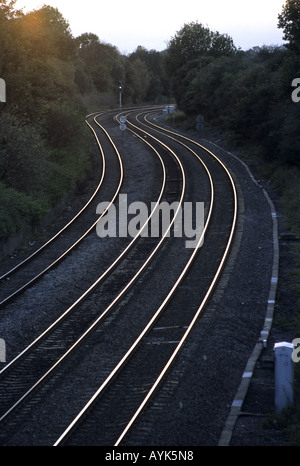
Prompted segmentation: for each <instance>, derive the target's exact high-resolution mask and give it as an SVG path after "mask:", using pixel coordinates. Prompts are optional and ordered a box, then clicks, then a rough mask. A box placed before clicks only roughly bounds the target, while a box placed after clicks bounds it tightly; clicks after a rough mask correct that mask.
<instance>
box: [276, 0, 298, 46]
mask: <svg viewBox="0 0 300 466" xmlns="http://www.w3.org/2000/svg"><path fill="white" fill-rule="evenodd" d="M278 27H279V28H280V29H283V32H284V36H283V38H284V40H288V41H289V43H288V44H287V47H289V48H290V49H291V50H295V51H299V50H300V0H286V4H285V5H284V6H283V7H282V12H281V13H280V14H279V15H278Z"/></svg>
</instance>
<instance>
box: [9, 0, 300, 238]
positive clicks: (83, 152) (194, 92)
mask: <svg viewBox="0 0 300 466" xmlns="http://www.w3.org/2000/svg"><path fill="white" fill-rule="evenodd" d="M15 3H16V0H0V77H1V78H3V79H4V80H5V82H6V91H7V95H6V100H7V103H0V131H1V132H0V195H1V204H0V238H1V237H5V236H8V235H10V234H11V233H12V232H13V231H15V230H17V229H19V228H20V225H19V224H18V222H20V223H22V222H23V221H28V219H30V220H31V221H36V220H37V219H39V218H40V217H41V216H42V215H44V214H45V212H47V210H48V209H49V208H50V207H51V206H53V205H56V204H57V202H58V201H60V200H61V199H62V198H63V196H64V195H65V193H66V192H67V191H70V190H72V189H74V188H75V187H76V186H77V185H78V183H79V182H80V181H81V180H83V179H85V177H86V176H87V175H88V173H89V171H91V158H90V155H89V148H88V141H89V134H88V129H87V128H86V127H85V125H84V124H83V118H84V115H85V114H86V113H87V112H90V111H96V110H98V109H101V108H115V107H117V106H118V95H119V86H122V91H123V92H122V97H123V104H124V105H128V106H129V105H137V104H139V103H142V102H144V103H146V102H147V103H169V102H171V101H172V100H173V99H174V100H175V102H176V104H177V107H178V108H179V109H181V110H183V111H184V112H185V113H186V114H187V115H188V116H189V117H192V118H195V117H196V116H197V115H199V114H201V115H203V116H204V119H205V122H206V124H208V125H211V126H217V127H219V128H221V129H222V130H224V131H226V132H227V133H228V134H230V135H231V139H232V140H233V141H235V142H236V143H239V142H241V141H248V142H249V143H250V144H254V145H255V146H256V147H258V148H259V150H260V152H261V154H262V156H263V157H264V158H265V159H266V160H269V161H270V160H271V161H273V162H274V161H275V163H276V162H278V163H286V164H294V165H298V166H299V157H298V148H299V144H300V132H299V111H300V103H299V104H297V103H295V101H294V100H292V98H291V93H292V88H291V83H292V81H293V80H294V79H295V78H297V77H299V78H300V54H299V49H300V32H299V31H300V0H287V1H286V4H285V5H284V6H283V8H282V12H281V13H279V15H278V27H279V28H281V29H283V32H284V39H285V40H286V41H287V42H286V45H285V47H274V46H264V47H255V48H253V49H251V50H248V51H242V50H240V49H237V48H236V47H235V45H234V42H233V39H232V38H231V37H230V36H229V35H227V34H220V33H219V32H215V31H211V30H210V29H209V28H208V27H207V26H203V25H202V24H201V23H199V22H191V23H189V24H185V25H184V26H183V27H182V28H181V30H180V31H178V32H177V33H176V34H175V36H174V37H172V38H171V39H170V41H169V43H168V45H167V48H166V50H164V51H162V52H158V51H156V50H150V51H149V50H147V49H145V48H144V47H142V46H138V47H137V48H136V50H135V51H134V52H133V53H131V54H129V55H122V54H121V53H120V52H119V50H118V49H117V48H116V47H115V46H113V45H111V44H107V43H104V42H102V41H101V40H100V39H99V37H98V36H97V35H96V34H93V33H84V34H81V35H80V36H79V37H73V35H72V33H71V29H70V25H69V23H68V22H67V21H66V19H65V18H64V17H63V16H62V14H61V13H60V12H59V11H58V9H56V8H53V7H50V6H47V5H45V6H43V7H42V8H40V9H38V10H34V11H32V12H29V13H26V14H25V13H24V12H23V11H20V10H17V9H16V8H15ZM13 213H18V214H19V215H18V218H19V220H18V222H16V221H15V219H14V218H13V215H12V214H13Z"/></svg>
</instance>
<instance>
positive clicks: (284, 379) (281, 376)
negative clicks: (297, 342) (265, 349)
mask: <svg viewBox="0 0 300 466" xmlns="http://www.w3.org/2000/svg"><path fill="white" fill-rule="evenodd" d="M293 349H294V345H293V344H292V343H287V342H286V341H282V342H279V343H275V345H274V351H275V410H276V412H277V413H279V412H280V411H281V410H282V409H283V408H286V407H287V406H292V405H293V403H294V387H293V382H294V366H293V360H292V353H293Z"/></svg>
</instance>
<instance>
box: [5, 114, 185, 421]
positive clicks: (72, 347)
mask: <svg viewBox="0 0 300 466" xmlns="http://www.w3.org/2000/svg"><path fill="white" fill-rule="evenodd" d="M95 122H96V123H97V124H99V123H98V122H97V121H96V117H95ZM132 132H133V131H132ZM133 133H134V132H133ZM134 134H136V133H134ZM136 135H137V136H138V137H139V138H140V139H141V140H142V141H143V142H145V143H146V144H147V145H148V146H150V147H152V146H151V145H150V144H149V143H148V142H147V141H144V140H143V138H141V137H140V136H139V135H138V134H136ZM165 147H167V146H165ZM153 150H154V151H155V153H157V155H158V156H159V158H160V160H161V163H162V166H163V162H162V159H161V157H160V155H159V154H158V152H157V151H156V149H154V148H153ZM171 152H173V151H171ZM173 155H174V157H175V159H176V160H177V161H178V162H179V166H180V167H181V169H182V174H183V180H185V175H184V171H183V167H182V165H181V163H180V161H179V159H178V158H177V156H176V154H175V153H173ZM163 174H164V176H163V186H162V188H161V192H160V196H159V199H158V201H157V202H156V204H155V207H154V208H153V210H152V212H151V215H150V216H149V217H148V219H147V221H146V222H145V223H144V225H143V226H142V228H141V229H140V231H139V233H138V234H137V235H136V237H135V238H134V239H133V240H132V242H131V243H130V244H129V245H128V246H127V248H126V249H125V250H124V251H123V252H122V254H121V255H120V256H119V257H118V258H117V259H116V261H115V262H114V263H113V264H112V265H111V266H110V267H109V269H107V270H106V271H105V272H104V274H102V275H101V277H99V279H98V280H97V281H96V282H95V283H94V284H93V285H92V286H91V287H90V288H89V289H88V290H87V291H86V292H85V293H84V294H83V295H82V296H81V297H80V298H79V299H78V300H77V301H76V302H75V303H74V304H73V305H72V306H71V307H70V308H69V309H68V310H67V311H66V312H65V313H64V314H63V315H62V316H61V317H60V318H59V319H57V321H55V322H54V323H53V324H52V325H51V326H50V327H49V328H48V329H47V330H46V331H45V332H43V334H41V335H40V336H39V337H38V338H37V339H36V340H35V341H34V342H32V343H31V344H30V345H29V346H28V347H27V348H26V349H25V350H24V351H23V352H22V353H20V354H19V355H18V356H17V357H16V358H15V359H14V360H13V361H11V363H10V364H9V365H7V366H5V368H4V369H3V370H2V371H1V372H0V375H1V374H2V373H3V372H4V371H5V370H6V369H7V368H8V367H9V366H11V365H12V364H14V363H15V362H16V361H17V360H18V359H20V358H21V357H22V356H24V354H25V353H26V352H28V351H29V350H30V349H32V347H33V346H34V345H36V344H37V343H38V341H40V340H41V339H42V338H44V337H45V334H46V333H49V332H50V331H51V330H53V328H54V326H56V325H57V324H58V323H59V322H60V321H61V320H62V319H63V318H65V317H66V315H67V314H68V313H69V312H71V310H73V309H74V307H75V306H78V305H79V304H80V303H81V302H82V301H83V299H85V298H86V296H87V295H88V294H90V292H91V291H92V290H94V289H95V287H96V286H98V284H99V283H100V281H101V280H102V279H103V278H104V276H105V275H107V273H108V272H109V271H110V270H111V269H112V268H113V267H114V266H115V265H116V263H117V262H118V261H119V260H120V259H121V258H122V257H123V256H124V255H125V254H126V253H127V252H128V250H129V248H130V247H131V246H132V245H133V244H134V242H135V241H136V240H137V239H138V238H139V236H140V234H141V232H142V231H143V230H144V228H146V226H147V224H148V223H149V221H150V219H151V217H152V216H153V215H154V212H155V210H156V209H157V208H158V206H159V202H160V200H161V197H162V194H163V191H164V187H165V181H166V172H165V169H164V168H163ZM183 185H184V186H185V181H184V182H183ZM184 186H183V189H182V193H181V198H180V204H179V206H178V208H177V211H176V213H175V215H174V218H173V220H172V222H171V223H170V225H169V228H168V229H167V231H166V232H165V234H164V236H163V238H162V239H161V240H160V241H159V243H158V245H157V246H156V247H155V249H154V250H153V251H152V253H151V255H150V256H149V257H148V259H147V260H146V261H145V262H144V264H143V266H142V267H141V268H140V269H139V270H138V272H137V273H136V274H135V276H134V277H133V278H132V279H131V280H130V281H129V283H128V284H127V285H126V286H125V287H124V288H123V290H122V291H121V292H120V293H119V295H118V296H117V297H116V298H115V299H114V300H113V301H112V302H111V304H110V305H109V306H108V307H107V308H106V309H105V310H104V311H103V312H102V314H101V315H100V316H98V318H97V319H96V320H95V321H94V322H93V324H92V325H91V326H90V327H89V328H88V329H87V330H86V331H85V332H84V333H83V334H82V335H81V337H80V338H79V339H77V341H76V342H75V343H74V344H73V345H72V346H71V347H70V348H69V349H68V350H67V351H66V352H65V353H64V354H63V355H62V356H61V357H60V358H59V360H58V361H57V362H56V363H55V364H54V365H53V366H52V367H51V368H50V369H49V370H48V371H47V372H46V373H45V374H44V375H43V376H42V377H41V378H40V379H39V380H38V381H37V382H36V383H35V384H34V385H33V386H32V387H31V388H30V389H29V390H28V391H27V392H26V393H25V394H24V395H23V396H22V397H21V398H20V399H19V400H18V401H17V402H16V403H14V405H13V406H11V408H10V409H9V410H7V411H6V412H5V413H4V414H3V415H2V416H1V418H0V422H2V421H3V420H4V419H5V418H6V417H7V416H8V415H9V414H10V413H11V412H12V411H13V410H14V409H15V408H16V407H17V406H19V405H20V403H21V402H23V401H24V399H25V398H26V397H27V396H28V395H29V394H30V393H32V392H33V390H35V389H36V388H37V386H38V385H40V384H41V383H42V382H43V381H44V380H45V379H46V377H48V376H49V374H50V373H51V372H53V371H54V369H55V368H56V367H57V366H58V365H59V364H60V363H61V362H62V361H63V360H64V359H65V358H66V357H67V356H68V355H69V354H70V353H71V352H72V351H73V350H74V349H75V348H76V347H77V346H78V345H79V344H80V343H81V342H82V341H83V340H84V339H85V338H86V337H87V336H88V335H89V334H90V333H91V331H92V330H93V329H94V328H95V327H96V326H97V325H98V324H99V322H100V321H101V320H102V319H103V318H104V316H105V315H106V314H107V313H108V312H109V311H110V310H111V309H112V307H113V306H114V305H115V304H116V303H117V302H118V301H119V300H120V299H121V297H122V296H123V295H124V294H125V293H126V292H127V290H128V289H129V288H130V287H131V286H132V284H133V283H134V282H135V281H136V280H137V278H138V277H139V275H140V274H141V273H142V271H143V270H144V269H145V267H146V266H147V265H148V263H149V262H150V261H151V260H152V258H153V256H154V255H155V253H156V252H157V250H158V249H159V247H160V246H161V244H162V242H163V241H164V240H165V238H166V237H167V235H168V232H169V230H170V229H171V227H172V225H173V223H174V221H175V219H176V216H177V215H178V212H179V209H180V205H181V203H182V199H183V197H184V190H185V188H184Z"/></svg>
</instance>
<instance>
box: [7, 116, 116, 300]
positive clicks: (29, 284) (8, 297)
mask: <svg viewBox="0 0 300 466" xmlns="http://www.w3.org/2000/svg"><path fill="white" fill-rule="evenodd" d="M95 118H96V117H95ZM95 118H94V121H95ZM95 123H96V124H97V125H98V126H99V127H100V128H101V129H102V130H103V131H104V133H105V134H106V136H107V137H108V139H109V141H110V143H111V144H112V146H113V148H114V150H115V152H116V154H117V157H118V162H119V165H120V179H119V182H118V186H117V189H116V191H115V193H114V196H113V198H112V201H111V202H110V204H109V205H108V207H107V208H106V209H105V210H104V212H103V213H102V214H101V216H100V217H99V218H98V219H97V221H96V222H94V223H93V224H92V225H91V226H90V227H89V228H88V230H87V231H86V232H85V233H84V234H83V235H82V236H81V237H80V238H78V239H77V240H76V241H75V243H73V244H72V245H71V246H70V247H69V248H68V249H66V250H65V251H64V252H63V254H61V255H60V256H59V257H58V258H57V259H55V261H53V262H52V263H51V264H50V265H48V266H47V267H46V268H45V269H44V270H42V271H41V272H40V273H39V274H37V275H36V276H35V277H33V278H32V279H31V280H29V281H28V282H27V283H25V284H24V285H23V286H21V287H20V288H18V289H17V290H16V291H14V292H13V293H11V294H10V295H9V296H7V297H6V298H4V299H3V300H2V301H1V302H0V307H1V306H3V305H4V304H6V303H7V302H8V301H11V300H12V299H13V298H15V297H16V296H18V295H19V294H20V293H22V292H23V291H25V290H26V289H27V288H28V287H29V286H31V285H33V283H35V282H36V281H37V280H39V279H40V278H41V277H42V276H44V275H45V274H46V273H47V272H49V270H51V269H52V268H53V267H55V266H56V265H57V264H58V263H59V262H61V261H62V260H63V259H64V258H65V257H66V256H67V255H68V254H69V253H70V252H71V251H72V250H73V249H75V247H77V246H78V245H79V244H80V243H81V241H83V240H84V239H85V238H86V237H87V236H88V235H89V234H90V232H91V231H92V230H93V229H94V228H95V226H96V225H97V223H98V222H99V221H100V220H101V218H102V217H103V216H104V215H105V214H106V213H107V211H108V210H109V208H110V207H111V205H112V204H113V203H114V201H115V199H116V197H117V195H118V194H119V192H120V189H121V186H122V183H123V178H124V169H123V163H122V159H121V156H120V154H119V151H118V150H117V148H116V146H115V144H114V143H113V141H112V139H111V138H110V136H109V134H108V133H107V131H106V130H105V129H104V128H103V127H102V126H101V125H100V124H98V123H97V122H96V121H95ZM88 124H89V123H88ZM89 126H90V128H91V130H92V131H93V133H94V136H95V138H96V141H97V144H98V146H99V149H100V151H101V154H102V159H103V160H104V167H105V158H104V152H103V148H102V146H101V144H100V141H99V138H98V136H97V134H96V132H95V130H94V129H93V128H92V126H91V125H89ZM104 174H105V171H104V172H103V174H102V177H101V184H100V185H99V188H100V186H101V185H102V183H103V179H104ZM97 192H98V191H96V192H95V193H94V195H93V196H92V198H91V199H90V200H89V202H88V204H86V206H85V207H84V208H83V209H82V210H81V211H80V212H79V213H78V214H77V215H76V217H74V218H73V219H72V220H71V222H69V223H68V224H67V225H66V226H65V227H64V228H63V229H62V230H61V231H60V232H59V233H57V234H56V235H55V236H54V237H53V238H52V239H51V240H50V241H49V242H48V243H46V244H45V245H44V246H42V248H40V249H39V250H38V251H36V253H34V255H36V254H37V253H38V252H41V250H42V249H43V248H44V247H45V246H47V245H48V244H50V242H51V241H53V240H54V239H56V237H57V236H58V235H59V234H60V233H61V232H62V231H64V229H66V228H67V227H68V226H70V225H71V223H73V221H74V220H75V219H76V218H77V217H78V216H79V215H80V214H81V213H82V211H83V210H84V209H85V208H86V207H87V206H88V205H89V204H90V202H92V200H93V199H94V197H95V196H96V194H97ZM31 257H33V255H32V256H30V257H29V258H28V260H29V259H30V258H31ZM26 261H27V259H26V260H25V262H26ZM23 264H24V262H23V263H21V264H20V265H19V266H21V265H23ZM17 267H18V266H17ZM12 270H14V269H12Z"/></svg>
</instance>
